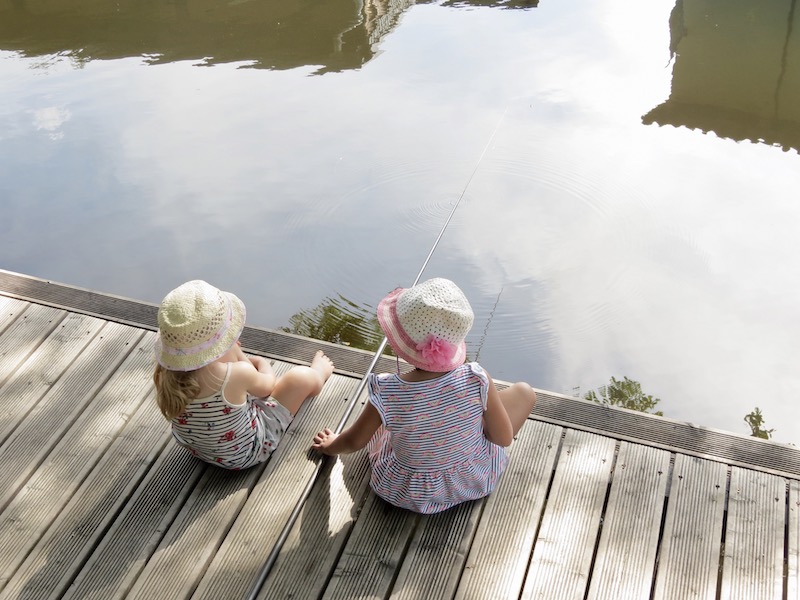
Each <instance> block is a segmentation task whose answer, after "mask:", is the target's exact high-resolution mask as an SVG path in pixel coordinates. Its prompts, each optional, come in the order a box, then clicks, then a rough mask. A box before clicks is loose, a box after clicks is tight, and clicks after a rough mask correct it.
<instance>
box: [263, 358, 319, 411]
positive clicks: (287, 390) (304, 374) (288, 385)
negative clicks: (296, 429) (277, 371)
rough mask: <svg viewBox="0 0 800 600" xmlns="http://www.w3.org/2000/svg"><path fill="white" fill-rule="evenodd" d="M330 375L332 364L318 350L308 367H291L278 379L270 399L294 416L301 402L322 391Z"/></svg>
mask: <svg viewBox="0 0 800 600" xmlns="http://www.w3.org/2000/svg"><path fill="white" fill-rule="evenodd" d="M331 373H333V362H332V361H331V359H330V358H328V357H327V356H326V355H325V354H324V353H323V352H322V350H318V351H317V353H316V354H315V355H314V360H312V361H311V366H310V367H292V368H291V369H289V370H288V371H287V372H286V373H284V374H283V375H281V376H280V377H278V381H277V382H276V383H275V389H273V390H272V397H273V398H275V399H276V400H277V401H278V402H280V403H281V404H283V405H284V406H285V407H286V408H287V410H288V411H289V412H290V413H292V415H295V414H297V411H298V410H300V406H301V405H302V404H303V402H305V401H306V400H307V399H309V398H311V397H312V396H316V395H317V394H319V393H320V392H321V391H322V386H323V385H325V382H326V381H328V378H329V377H330V376H331Z"/></svg>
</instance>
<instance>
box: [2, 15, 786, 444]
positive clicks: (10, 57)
mask: <svg viewBox="0 0 800 600" xmlns="http://www.w3.org/2000/svg"><path fill="white" fill-rule="evenodd" d="M796 3H797V2H796V0H783V1H779V0H752V1H744V0H742V1H733V0H726V1H722V0H716V1H712V0H678V2H677V4H676V2H675V0H652V1H648V2H639V1H636V0H603V1H600V0H566V1H565V0H561V1H554V0H542V1H541V2H540V3H538V5H537V3H536V1H535V0H534V1H532V2H514V3H511V2H506V3H502V2H496V3H495V2H490V1H483V2H481V1H478V0H474V1H465V2H447V3H433V2H429V3H416V4H415V3H413V2H409V1H403V2H395V1H390V0H371V1H368V2H366V3H361V2H355V1H354V2H344V1H330V2H324V3H320V2H310V1H308V2H296V3H286V2H280V1H277V0H263V1H256V0H249V1H248V0H239V1H232V2H228V3H223V2H218V1H217V0H213V1H212V0H198V1H194V0H174V1H173V2H166V3H162V2H142V1H141V0H135V1H134V0H123V1H120V2H115V3H107V2H99V1H96V0H81V1H75V2H71V3H66V4H69V5H70V6H72V8H64V6H65V3H63V2H56V1H55V0H40V1H34V0H0V98H2V101H1V102H0V202H2V209H3V210H2V219H1V220H0V267H2V268H5V269H8V270H12V271H17V272H22V273H26V274H30V275H34V276H37V277H43V278H48V279H52V280H56V281H60V282H64V283H68V284H72V285H77V286H81V287H86V288H91V289H97V290H100V291H104V292H108V293H112V294H118V295H123V296H128V297H133V298H137V299H141V300H146V301H150V302H158V301H160V299H161V298H162V297H163V296H164V294H165V293H166V292H167V291H169V290H170V289H172V288H173V287H175V286H176V285H178V284H180V283H182V282H183V281H185V280H188V279H192V278H203V279H206V280H208V281H210V282H212V283H214V284H215V285H217V286H219V287H222V288H225V289H228V290H230V291H233V292H235V293H237V294H238V295H239V296H240V297H241V298H242V299H243V300H244V301H245V303H246V304H247V307H248V322H249V323H250V324H251V325H258V326H264V327H271V328H279V327H290V328H291V327H292V326H295V329H296V326H297V324H298V323H302V322H307V321H309V320H311V321H314V320H315V319H316V317H317V316H318V315H322V314H325V315H328V316H327V317H326V318H327V319H329V320H330V318H332V317H331V316H332V315H333V316H338V317H341V316H345V317H348V319H349V320H350V321H355V323H356V324H355V326H354V327H355V329H356V330H357V331H361V333H363V330H365V329H368V325H365V324H363V319H362V317H363V316H364V315H371V313H372V311H373V309H374V307H375V305H376V303H377V301H378V300H379V299H380V298H381V297H382V296H383V295H384V294H385V293H386V292H388V291H389V290H391V289H392V288H394V287H396V286H407V285H410V284H411V283H412V281H413V280H414V278H415V277H416V275H417V272H418V271H419V269H420V267H421V266H422V264H423V262H424V260H425V258H426V256H427V255H428V252H429V250H430V249H431V247H432V245H433V243H434V240H435V239H436V237H437V235H438V233H439V231H440V230H441V228H442V226H443V225H444V223H445V221H446V219H447V217H448V215H449V214H450V212H451V210H452V209H453V207H454V206H457V208H456V210H455V213H454V215H453V219H452V221H451V222H450V224H449V226H448V227H447V229H446V231H445V233H444V235H443V237H442V238H441V242H440V243H439V245H438V247H437V248H436V250H435V252H434V253H433V257H432V259H431V261H430V263H429V265H428V267H427V269H426V271H425V273H424V274H423V277H424V278H427V277H432V276H445V277H449V278H451V279H454V280H455V281H457V282H458V283H459V284H460V285H461V286H462V287H463V288H464V290H465V291H466V293H467V295H468V297H469V298H470V300H471V302H472V304H473V307H474V309H475V314H476V318H475V327H474V329H473V331H472V333H471V336H470V338H469V340H468V342H469V347H470V353H471V355H472V356H473V357H475V356H478V358H479V359H480V361H481V362H482V363H483V364H484V365H485V366H486V368H487V369H488V370H489V371H490V372H491V373H492V375H493V376H494V377H495V378H498V379H506V380H514V379H525V380H528V381H530V382H531V383H532V384H533V385H534V386H536V387H540V388H544V389H549V390H553V391H556V392H563V393H569V394H572V393H576V394H577V393H585V392H586V391H588V390H591V389H593V388H596V387H598V386H600V385H603V384H604V383H606V382H608V380H609V378H610V377H611V376H615V377H617V378H622V377H623V376H627V377H630V378H632V379H635V380H637V381H639V382H641V384H642V387H643V389H644V391H645V392H646V393H649V394H652V395H654V396H657V397H658V398H660V399H661V403H660V404H659V406H658V408H659V409H661V410H663V411H664V413H665V415H666V416H668V417H671V418H675V419H681V420H688V421H692V422H695V423H698V424H702V425H706V426H709V427H715V428H721V429H727V430H731V431H736V432H739V433H748V432H749V430H748V428H747V426H746V425H745V423H744V422H743V420H742V419H743V416H744V415H745V414H746V413H748V412H749V411H751V410H752V409H753V408H754V407H755V406H759V407H760V408H761V409H762V411H763V413H764V416H765V418H766V424H767V426H768V427H771V428H775V429H776V432H775V434H774V439H776V440H778V441H786V442H795V443H800V408H798V401H797V398H798V397H800V372H798V369H797V368H796V365H797V358H798V352H797V340H798V337H799V336H798V334H799V333H800V325H799V323H800V269H798V256H800V236H798V234H797V232H798V230H800V205H799V204H798V201H797V200H798V190H799V189H800V156H799V155H798V148H799V147H800V9H798V8H797V7H796ZM298 315H299V316H298ZM303 317H305V319H303ZM327 325H330V323H327V324H326V326H327ZM317 329H319V327H317ZM334 329H335V327H334ZM341 335H342V337H343V338H344V339H348V340H350V339H351V338H354V337H358V335H357V334H352V332H351V333H350V334H345V333H342V334H341Z"/></svg>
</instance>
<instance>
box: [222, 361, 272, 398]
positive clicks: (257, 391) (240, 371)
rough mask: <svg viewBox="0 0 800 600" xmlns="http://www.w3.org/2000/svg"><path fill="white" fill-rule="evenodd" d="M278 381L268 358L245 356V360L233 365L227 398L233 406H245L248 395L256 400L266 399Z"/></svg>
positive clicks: (227, 388)
mask: <svg viewBox="0 0 800 600" xmlns="http://www.w3.org/2000/svg"><path fill="white" fill-rule="evenodd" d="M242 356H244V354H243V355H242ZM276 381H277V378H276V377H275V373H274V372H273V370H272V365H270V364H269V361H268V360H267V359H266V358H263V357H261V356H251V357H246V356H245V357H244V360H237V361H236V362H234V363H231V376H230V380H229V381H228V385H227V386H226V388H225V389H226V393H225V397H226V398H228V400H229V401H230V402H231V403H232V404H243V403H244V402H245V400H246V399H247V394H250V395H251V396H255V397H256V398H266V397H267V396H269V395H270V394H271V393H272V390H273V389H275V382H276Z"/></svg>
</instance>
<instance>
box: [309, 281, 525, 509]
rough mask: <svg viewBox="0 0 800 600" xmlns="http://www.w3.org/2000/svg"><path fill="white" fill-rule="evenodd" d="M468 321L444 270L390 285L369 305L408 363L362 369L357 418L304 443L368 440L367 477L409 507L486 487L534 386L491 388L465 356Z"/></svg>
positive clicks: (327, 449)
mask: <svg viewBox="0 0 800 600" xmlns="http://www.w3.org/2000/svg"><path fill="white" fill-rule="evenodd" d="M472 321H473V314H472V308H471V307H470V305H469V302H468V301H467V299H466V297H465V296H464V293H463V292H462V291H461V290H460V289H459V288H458V287H457V286H456V285H455V284H454V283H453V282H452V281H449V280H447V279H439V278H437V279H430V280H428V281H426V282H424V283H421V284H419V285H418V286H416V287H412V288H409V289H402V288H400V289H397V290H395V291H393V292H391V293H390V294H389V295H388V296H386V298H384V299H383V300H381V302H380V304H379V305H378V322H379V323H380V325H381V329H383V332H384V333H385V334H386V338H387V340H388V342H389V345H391V347H392V349H393V350H394V351H395V353H396V354H397V355H398V356H399V357H400V358H402V359H404V360H406V361H407V362H409V363H410V364H411V365H413V366H414V367H415V369H414V370H413V371H410V372H408V373H404V374H402V375H400V374H398V375H393V374H388V373H385V374H382V375H370V376H369V379H368V382H367V383H368V389H369V402H368V403H367V404H366V406H365V407H364V410H363V411H362V412H361V414H360V415H359V417H358V419H356V422H355V423H354V424H353V425H352V426H351V427H350V428H348V429H346V430H345V431H343V432H342V433H341V434H340V435H337V434H335V433H333V432H332V431H331V430H330V429H324V430H322V431H320V432H319V433H317V435H316V436H314V443H313V446H312V447H313V448H315V449H317V450H320V451H321V452H323V453H325V454H328V455H336V454H341V453H348V452H353V451H355V450H359V449H361V448H363V447H364V446H366V445H367V443H370V449H369V450H370V452H369V460H370V463H371V464H372V475H371V478H370V486H371V487H372V489H373V490H374V492H375V493H376V494H377V495H378V496H380V497H382V498H383V499H384V500H386V501H388V502H390V503H391V504H394V505H395V506H399V507H402V508H407V509H409V510H413V511H416V512H420V513H435V512H439V511H442V510H445V509H447V508H450V507H451V506H454V505H456V504H459V503H461V502H464V501H465V500H473V499H475V498H481V497H483V496H486V495H488V494H490V493H491V492H492V490H494V488H495V485H496V484H497V480H498V478H499V477H500V474H501V473H502V472H503V470H504V469H505V467H506V464H507V463H508V457H507V456H506V453H505V450H504V448H503V446H508V445H510V444H511V441H512V439H513V437H514V436H515V435H516V434H517V432H518V431H519V429H520V428H521V427H522V425H523V424H524V423H525V420H526V419H527V418H528V414H529V413H530V412H531V410H533V406H534V404H535V403H536V394H535V393H534V391H533V389H532V388H531V386H529V385H528V384H527V383H515V384H514V385H512V386H511V387H509V388H507V389H504V390H501V391H498V390H497V388H496V387H495V385H494V382H493V381H492V378H491V377H490V376H489V374H488V373H487V372H486V371H484V370H483V369H482V368H481V366H480V365H479V364H478V363H475V362H472V363H466V364H464V360H465V358H466V344H465V342H464V339H465V338H466V336H467V333H468V332H469V330H470V328H471V327H472ZM373 436H374V438H373Z"/></svg>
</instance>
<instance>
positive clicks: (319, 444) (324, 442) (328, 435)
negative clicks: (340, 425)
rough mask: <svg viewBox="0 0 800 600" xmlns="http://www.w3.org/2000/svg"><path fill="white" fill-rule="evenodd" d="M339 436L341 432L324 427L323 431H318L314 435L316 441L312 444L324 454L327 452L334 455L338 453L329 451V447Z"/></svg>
mask: <svg viewBox="0 0 800 600" xmlns="http://www.w3.org/2000/svg"><path fill="white" fill-rule="evenodd" d="M338 437H339V434H337V433H333V432H332V431H331V430H330V429H328V428H327V427H326V428H325V429H323V430H322V431H320V432H319V433H317V435H315V436H314V443H313V444H312V445H311V447H312V448H313V449H314V450H319V451H320V452H322V453H323V454H327V455H328V456H334V455H335V454H336V452H330V451H328V447H329V446H330V445H331V444H332V443H333V442H334V441H335V440H336V438H338Z"/></svg>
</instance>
